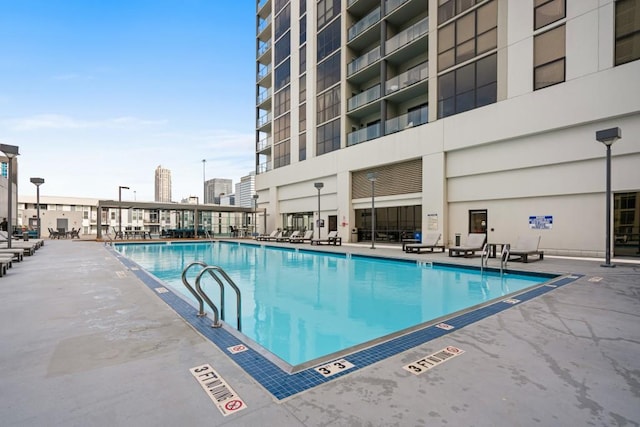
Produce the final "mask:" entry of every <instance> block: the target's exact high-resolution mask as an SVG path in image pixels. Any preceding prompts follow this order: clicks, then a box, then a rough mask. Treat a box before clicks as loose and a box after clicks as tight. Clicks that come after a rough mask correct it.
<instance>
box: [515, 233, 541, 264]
mask: <svg viewBox="0 0 640 427" xmlns="http://www.w3.org/2000/svg"><path fill="white" fill-rule="evenodd" d="M540 237H541V236H518V240H516V243H515V244H514V245H513V246H511V248H509V261H521V262H529V255H537V256H538V258H536V259H533V260H532V261H540V260H541V259H543V258H544V251H541V250H539V249H538V248H539V246H540ZM511 257H515V258H511Z"/></svg>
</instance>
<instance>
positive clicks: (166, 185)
mask: <svg viewBox="0 0 640 427" xmlns="http://www.w3.org/2000/svg"><path fill="white" fill-rule="evenodd" d="M155 183H156V185H155V201H156V202H171V171H170V170H169V169H166V168H163V167H162V166H158V167H157V168H156V179H155Z"/></svg>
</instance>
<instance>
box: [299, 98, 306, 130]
mask: <svg viewBox="0 0 640 427" xmlns="http://www.w3.org/2000/svg"><path fill="white" fill-rule="evenodd" d="M305 130H307V104H306V103H305V104H300V107H298V131H300V132H304V131H305Z"/></svg>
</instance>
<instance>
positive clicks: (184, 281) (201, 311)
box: [182, 261, 207, 317]
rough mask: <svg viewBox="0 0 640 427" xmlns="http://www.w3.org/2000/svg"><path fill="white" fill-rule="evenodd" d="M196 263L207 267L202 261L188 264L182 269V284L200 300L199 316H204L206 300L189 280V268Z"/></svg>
mask: <svg viewBox="0 0 640 427" xmlns="http://www.w3.org/2000/svg"><path fill="white" fill-rule="evenodd" d="M194 265H199V266H201V267H203V268H204V267H207V264H206V263H204V262H202V261H194V262H192V263H191V264H189V265H187V266H186V267H185V269H184V270H182V284H183V285H184V286H185V287H186V288H187V289H188V290H189V292H190V293H191V295H193V296H194V298H195V299H196V300H197V301H198V304H199V308H198V317H202V316H206V314H205V312H204V301H203V300H202V297H201V296H200V294H198V292H196V290H195V289H193V286H191V285H190V284H189V281H188V280H187V270H189V269H190V268H191V267H193V266H194Z"/></svg>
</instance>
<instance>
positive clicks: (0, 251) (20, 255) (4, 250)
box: [0, 248, 24, 261]
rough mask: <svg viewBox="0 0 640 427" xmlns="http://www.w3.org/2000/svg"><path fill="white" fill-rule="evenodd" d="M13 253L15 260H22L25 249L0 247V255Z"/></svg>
mask: <svg viewBox="0 0 640 427" xmlns="http://www.w3.org/2000/svg"><path fill="white" fill-rule="evenodd" d="M7 254H8V255H12V256H13V259H14V260H15V261H22V259H23V258H24V250H23V249H22V248H11V249H9V248H0V256H2V255H7Z"/></svg>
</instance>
